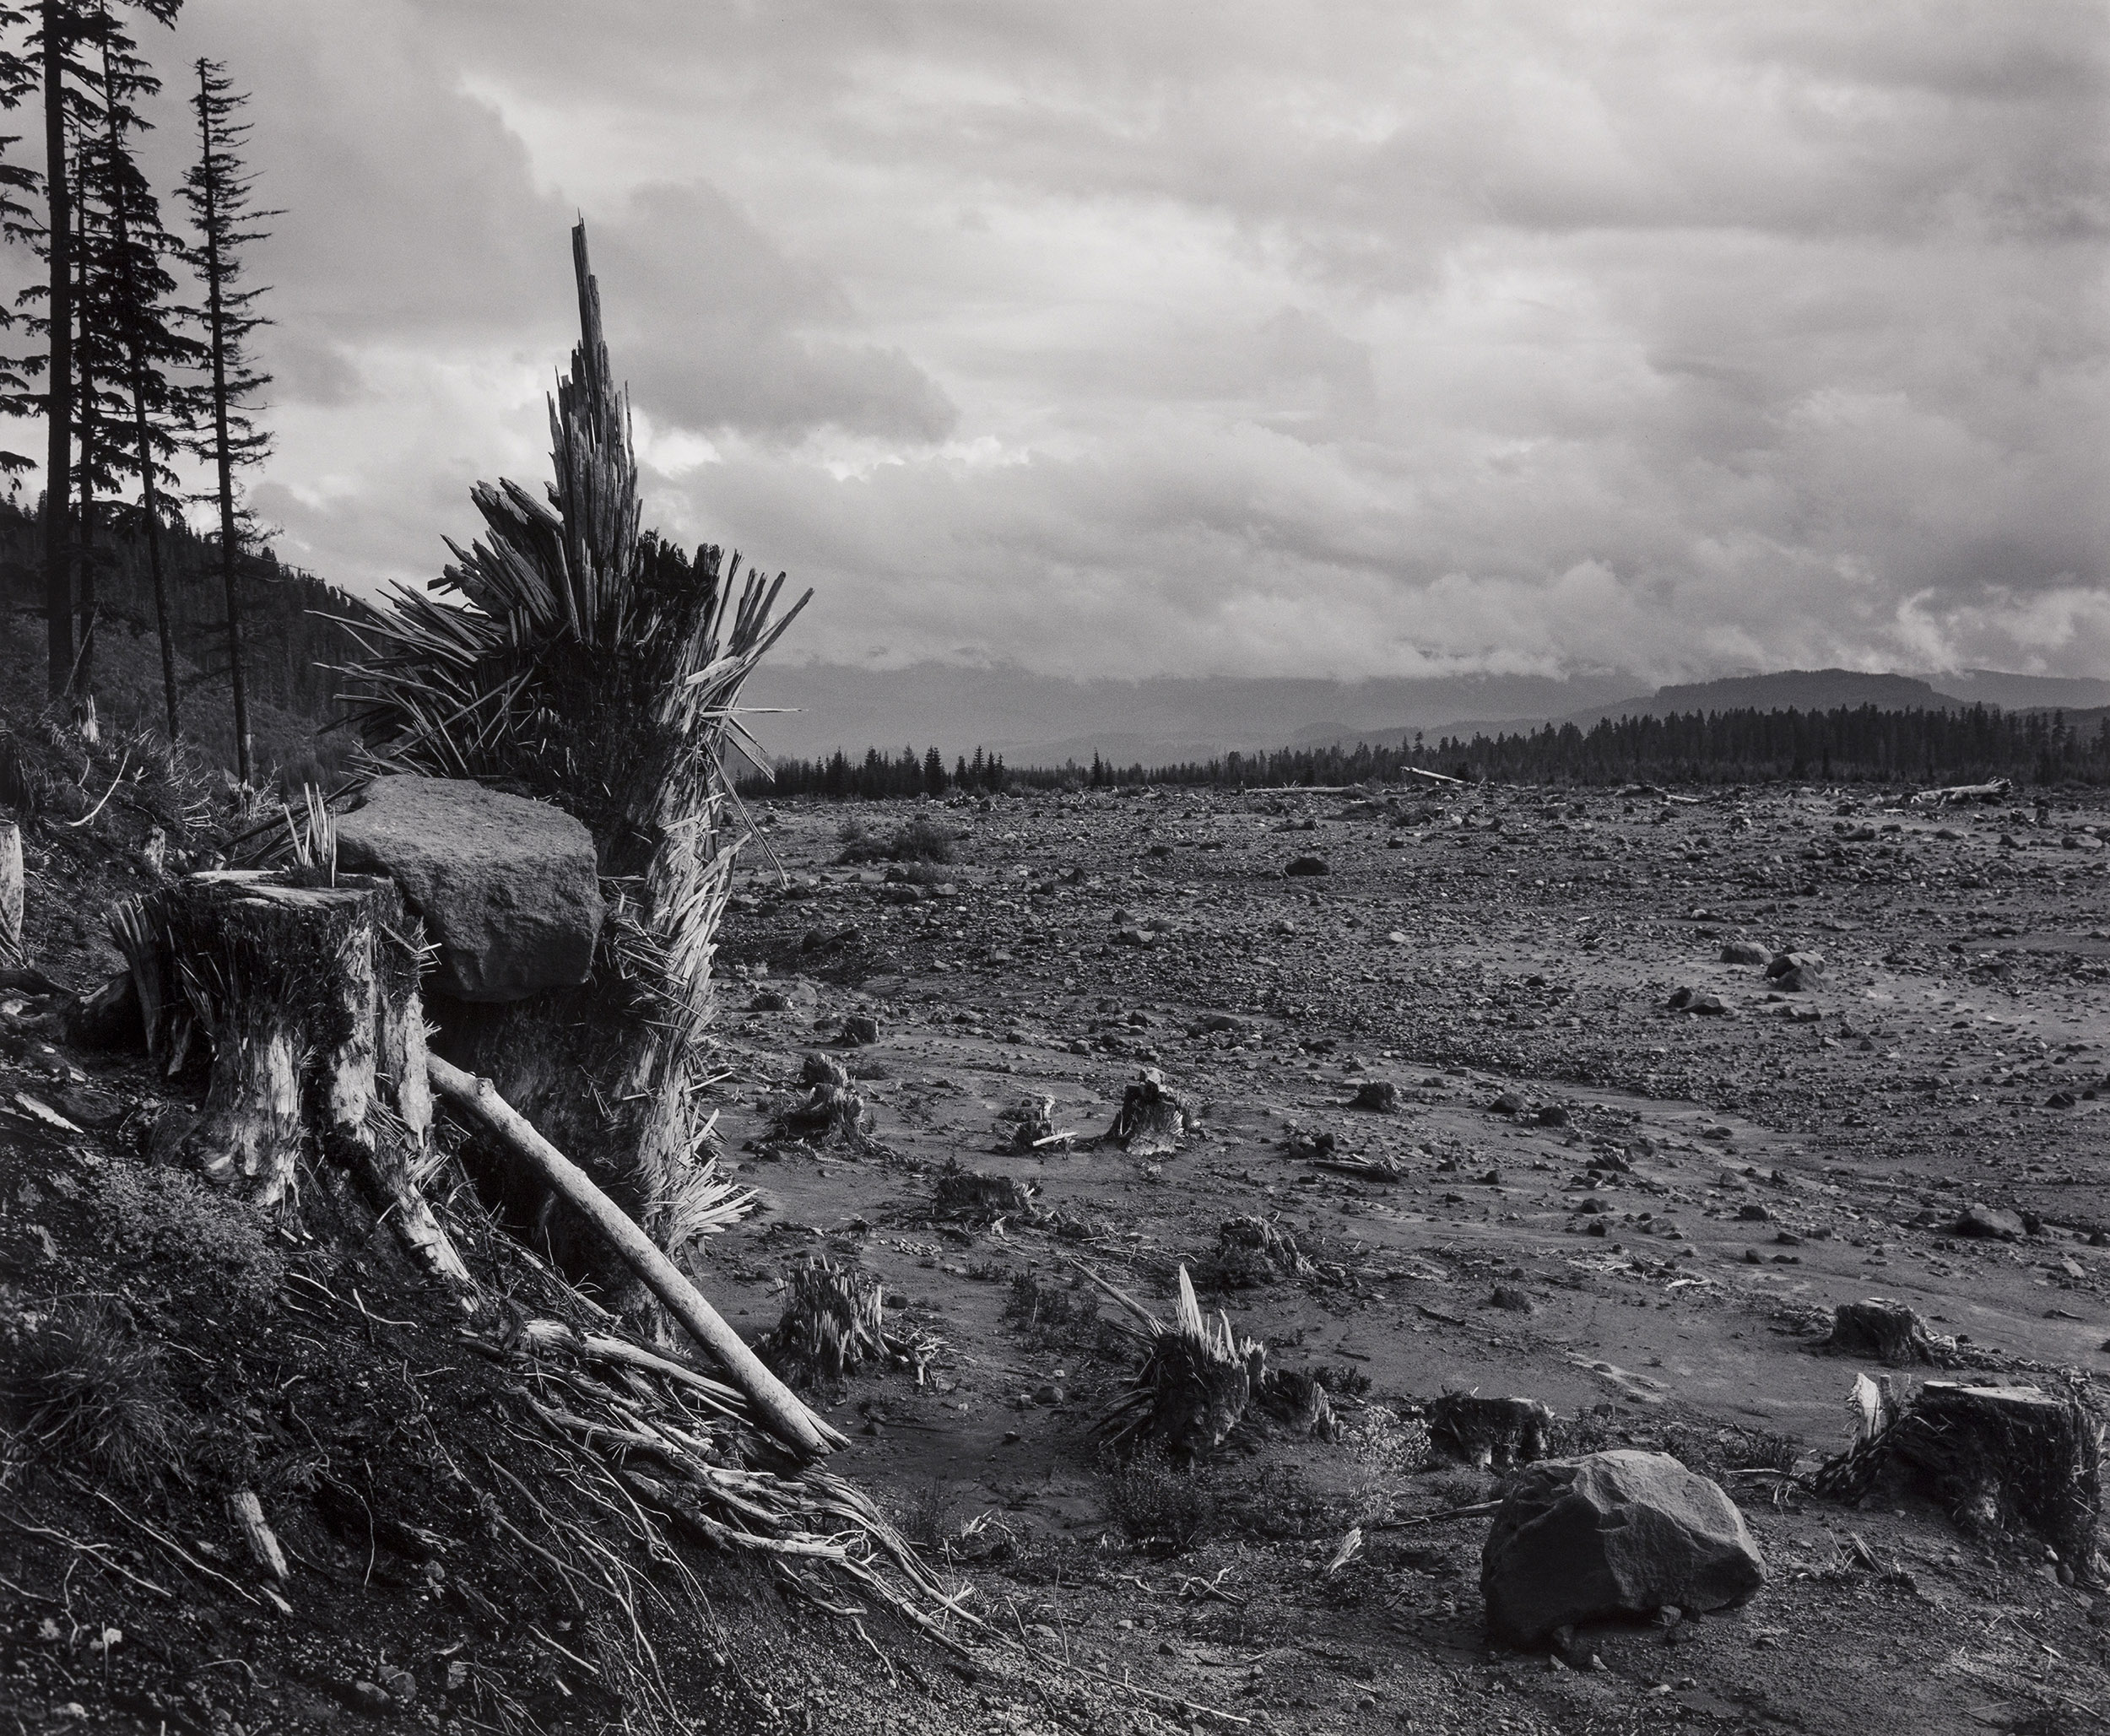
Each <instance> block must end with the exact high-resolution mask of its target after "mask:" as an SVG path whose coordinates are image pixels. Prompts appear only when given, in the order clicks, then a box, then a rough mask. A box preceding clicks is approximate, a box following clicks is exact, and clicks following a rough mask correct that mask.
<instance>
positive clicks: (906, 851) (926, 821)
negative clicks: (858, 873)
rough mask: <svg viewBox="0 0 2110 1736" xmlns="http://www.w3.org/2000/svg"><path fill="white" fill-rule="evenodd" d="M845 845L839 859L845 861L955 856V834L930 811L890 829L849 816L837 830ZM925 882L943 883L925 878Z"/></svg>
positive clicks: (945, 860)
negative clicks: (934, 818) (875, 827)
mask: <svg viewBox="0 0 2110 1736" xmlns="http://www.w3.org/2000/svg"><path fill="white" fill-rule="evenodd" d="M836 841H837V842H838V843H840V844H841V846H842V851H841V855H840V856H838V857H836V860H837V861H839V862H841V863H846V864H855V863H868V862H898V863H949V862H950V861H951V860H952V857H953V842H954V840H953V836H952V834H951V833H950V832H949V831H948V830H946V829H945V828H944V826H941V825H939V824H938V822H937V821H935V820H933V819H930V818H929V817H928V815H925V814H912V815H910V816H909V818H908V819H905V820H903V821H902V822H901V825H897V826H895V828H894V830H892V831H890V832H886V833H880V832H877V831H874V830H873V829H872V828H871V827H869V826H868V825H865V824H864V822H863V820H861V819H847V820H845V821H844V822H843V823H842V825H841V829H840V830H838V831H837V832H836ZM921 884H940V883H939V882H933V881H923V882H922V883H921Z"/></svg>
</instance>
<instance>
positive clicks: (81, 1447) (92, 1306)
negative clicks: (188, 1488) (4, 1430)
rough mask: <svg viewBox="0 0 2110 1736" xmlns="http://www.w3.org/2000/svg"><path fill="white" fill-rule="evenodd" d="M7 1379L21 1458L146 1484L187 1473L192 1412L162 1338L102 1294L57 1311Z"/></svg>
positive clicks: (20, 1353)
mask: <svg viewBox="0 0 2110 1736" xmlns="http://www.w3.org/2000/svg"><path fill="white" fill-rule="evenodd" d="M13 1360H14V1367H13V1368H12V1369H11V1370H10V1371H8V1374H7V1375H6V1376H4V1378H3V1379H0V1397H3V1398H4V1399H5V1403H6V1408H7V1410H8V1417H9V1434H10V1436H11V1439H10V1441H9V1446H10V1448H11V1454H12V1456H14V1457H18V1458H20V1459H23V1460H24V1461H27V1462H30V1463H44V1464H47V1465H64V1466H67V1467H68V1468H76V1469H86V1470H90V1471H93V1472H94V1473H95V1474H96V1475H97V1476H99V1477H100V1478H101V1479H104V1480H105V1481H106V1482H110V1483H113V1484H116V1485H119V1486H121V1487H123V1488H127V1489H144V1488H146V1487H149V1485H152V1484H153V1483H154V1482H156V1481H158V1480H159V1479H160V1478H161V1477H162V1476H164V1475H165V1474H170V1473H173V1474H176V1475H177V1476H179V1477H181V1476H184V1475H185V1474H187V1472H186V1462H187V1452H188V1447H189V1444H190V1438H191V1428H190V1420H189V1418H188V1416H187V1414H185V1412H184V1410H183V1408H182V1405H181V1402H180V1401H179V1400H178V1399H177V1398H176V1391H175V1388H174V1387H173V1386H172V1385H171V1384H170V1380H169V1376H168V1370H167V1368H166V1366H165V1363H164V1360H163V1351H162V1349H161V1346H160V1344H158V1343H157V1342H155V1341H154V1339H148V1338H143V1337H141V1336H140V1335H139V1334H138V1333H136V1332H135V1331H133V1328H132V1325H131V1323H130V1322H129V1321H128V1320H127V1319H126V1317H124V1315H123V1314H122V1312H121V1311H119V1310H118V1309H117V1308H116V1307H115V1306H113V1305H112V1304H111V1303H110V1302H109V1301H106V1300H103V1299H101V1298H97V1299H95V1300H93V1301H85V1302H76V1303H69V1304H67V1305H65V1306H62V1307H60V1308H58V1309H57V1310H55V1311H53V1312H52V1313H51V1315H50V1317H48V1318H46V1320H45V1321H44V1322H43V1323H42V1324H41V1326H40V1327H38V1328H37V1329H36V1330H35V1331H34V1332H32V1333H29V1334H28V1335H27V1336H26V1337H25V1338H24V1339H23V1341H22V1343H21V1344H19V1346H17V1347H16V1350H15V1355H14V1359H13Z"/></svg>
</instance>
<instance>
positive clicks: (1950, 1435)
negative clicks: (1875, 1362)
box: [1880, 1381, 2102, 1569]
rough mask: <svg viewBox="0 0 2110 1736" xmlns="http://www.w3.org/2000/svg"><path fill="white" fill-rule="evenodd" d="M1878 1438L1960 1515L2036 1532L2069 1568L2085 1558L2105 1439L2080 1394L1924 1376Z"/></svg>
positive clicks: (1987, 1526) (1970, 1521) (1972, 1521)
mask: <svg viewBox="0 0 2110 1736" xmlns="http://www.w3.org/2000/svg"><path fill="white" fill-rule="evenodd" d="M1880 1445H1881V1446H1882V1447H1885V1449H1886V1450H1887V1452H1888V1454H1889V1457H1890V1458H1891V1462H1892V1463H1893V1464H1894V1465H1895V1466H1896V1467H1897V1468H1900V1469H1902V1470H1903V1471H1904V1472H1905V1473H1906V1474H1907V1475H1908V1477H1909V1478H1910V1479H1911V1480H1912V1481H1913V1482H1914V1483H1917V1484H1918V1485H1920V1486H1921V1487H1923V1488H1924V1489H1925V1490H1927V1492H1928V1493H1929V1495H1933V1496H1934V1499H1936V1500H1937V1501H1941V1502H1942V1503H1943V1505H1945V1506H1947V1507H1948V1508H1949V1509H1950V1511H1951V1512H1954V1513H1955V1514H1956V1517H1957V1518H1958V1520H1959V1521H1960V1522H1962V1523H1964V1524H1967V1525H1969V1526H1972V1527H1974V1528H1979V1529H1983V1530H2015V1529H2026V1530H2028V1531H2031V1532H2033V1533H2036V1534H2037V1536H2038V1537H2041V1538H2042V1539H2044V1541H2045V1542H2047V1543H2048V1544H2051V1546H2052V1547H2053V1549H2057V1550H2058V1551H2059V1555H2060V1557H2061V1559H2063V1560H2066V1561H2068V1562H2069V1563H2070V1564H2072V1565H2073V1566H2075V1568H2076V1569H2081V1568H2085V1567H2086V1566H2087V1564H2088V1560H2089V1558H2090V1556H2091V1555H2092V1554H2093V1552H2094V1549H2095V1539H2096V1521H2097V1519H2098V1518H2099V1517H2101V1514H2102V1438H2101V1434H2100V1431H2099V1427H2098V1425H2097V1424H2096V1421H2095V1420H2094V1419H2093V1418H2092V1417H2091V1415H2090V1414H2089V1413H2088V1411H2087V1409H2086V1407H2084V1406H2083V1405H2082V1404H2081V1403H2080V1402H2079V1401H2078V1400H2076V1399H2073V1398H2068V1397H2066V1396H2064V1394H2061V1393H2047V1392H2044V1391H2042V1390H2041V1389H2040V1388H2038V1387H1966V1386H1960V1385H1958V1384H1956V1382H1952V1381H1929V1382H1927V1384H1926V1386H1925V1387H1923V1388H1921V1390H1920V1393H1919V1396H1918V1398H1916V1399H1914V1400H1913V1403H1912V1405H1911V1407H1910V1408H1909V1409H1907V1411H1906V1412H1905V1414H1904V1415H1903V1416H1902V1417H1901V1418H1899V1420H1897V1422H1896V1424H1895V1425H1893V1426H1892V1427H1891V1429H1890V1430H1887V1431H1886V1432H1885V1435H1884V1436H1882V1437H1881V1439H1880Z"/></svg>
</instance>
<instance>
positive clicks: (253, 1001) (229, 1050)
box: [117, 870, 467, 1279]
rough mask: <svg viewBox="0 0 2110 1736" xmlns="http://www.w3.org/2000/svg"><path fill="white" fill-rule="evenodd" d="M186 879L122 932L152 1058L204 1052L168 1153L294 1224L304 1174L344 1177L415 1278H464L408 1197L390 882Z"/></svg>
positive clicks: (410, 988) (418, 1087)
mask: <svg viewBox="0 0 2110 1736" xmlns="http://www.w3.org/2000/svg"><path fill="white" fill-rule="evenodd" d="M302 878H305V877H304V876H295V875H289V874H274V873H259V872H255V871H243V870H235V871H224V872H219V873H203V874H193V875H192V876H190V877H189V878H188V879H183V880H181V881H178V882H177V883H176V884H174V885H172V886H168V887H165V888H162V889H161V890H158V891H155V892H153V893H149V894H148V895H146V896H145V897H144V898H143V899H142V900H140V901H139V902H138V904H137V905H135V906H133V907H132V908H131V909H129V910H128V911H126V912H125V913H124V915H123V916H122V917H121V919H120V921H119V923H118V925H117V926H118V927H119V931H120V933H121V935H122V938H124V939H125V942H126V946H127V952H128V954H129V955H130V957H131V963H132V976H133V987H134V990H135V992H136V993H137V995H138V1000H139V1007H140V1014H141V1017H142V1019H143V1023H144V1025H145V1028H146V1033H147V1042H148V1047H149V1051H150V1052H152V1053H153V1054H154V1056H155V1057H157V1058H160V1059H161V1060H163V1061H164V1062H165V1063H166V1064H167V1065H168V1067H169V1068H170V1071H174V1070H175V1069H176V1068H177V1067H179V1066H181V1063H182V1062H183V1060H184V1058H185V1057H186V1055H187V1053H188V1052H189V1051H190V1048H191V1046H192V1044H193V1043H196V1042H198V1041H203V1042H204V1043H206V1044H207V1045H208V1046H210V1049H211V1052H212V1071H211V1077H210V1081H209V1084H208V1087H207V1090H206V1095H205V1104H204V1107H203V1111H201V1112H200V1113H199V1115H198V1116H197V1119H196V1120H195V1121H194V1122H192V1124H191V1125H190V1127H189V1128H187V1130H185V1131H184V1132H183V1133H181V1136H180V1137H179V1138H177V1139H176V1140H175V1141H174V1143H173V1145H172V1148H171V1149H170V1155H173V1156H174V1157H176V1159H177V1160H179V1161H183V1162H187V1163H189V1164H192V1165H195V1166H196V1167H197V1169H198V1170H200V1171H202V1172H203V1174H204V1175H205V1176H207V1178H208V1180H211V1181H213V1182H218V1183H219V1184H220V1185H222V1186H224V1187H230V1188H232V1189H235V1190H236V1191H238V1192H241V1193H242V1194H243V1195H245V1196H246V1197H247V1198H250V1199H252V1200H253V1201H254V1202H255V1203H257V1204H258V1205H262V1206H267V1207H279V1208H281V1209H286V1210H288V1211H290V1210H291V1209H293V1208H294V1206H295V1203H297V1196H298V1192H299V1187H300V1177H301V1176H302V1173H303V1171H304V1169H305V1168H309V1167H316V1168H318V1169H319V1171H320V1172H321V1173H323V1174H325V1175H333V1174H334V1173H342V1174H344V1175H347V1176H349V1177H350V1178H351V1179H352V1180H353V1181H354V1182H356V1183H357V1184H358V1186H359V1187H360V1190H361V1191H362V1192H364V1193H365V1196H366V1198H367V1200H368V1203H370V1205H371V1207H372V1209H374V1210H375V1211H376V1212H378V1213H381V1214H385V1215H387V1217H388V1218H389V1219H390V1220H391V1221H392V1225H393V1226H394V1228H395V1230H396V1233H397V1235H398V1238H399V1239H400V1240H401V1241H403V1245H404V1246H405V1247H406V1249H408V1251H409V1252H411V1253H412V1254H413V1255H414V1257H416V1258H417V1259H418V1260H419V1263H420V1264H421V1265H423V1266H425V1268H426V1269H428V1270H430V1271H434V1272H437V1273H439V1274H441V1275H443V1276H446V1277H448V1278H450V1279H465V1278H466V1276H467V1274H466V1273H465V1272H464V1271H463V1269H462V1268H461V1265H460V1262H459V1260H458V1258H457V1257H456V1256H455V1253H454V1251H453V1249H452V1246H451V1244H450V1243H449V1242H448V1241H447V1238H446V1235H445V1233H444V1232H443V1231H442V1230H441V1229H440V1227H439V1225H438V1223H437V1222H436V1220H435V1219H434V1218H433V1215H432V1213H431V1210H430V1207H429V1206H428V1205H427V1204H426V1203H425V1199H424V1197H423V1196H422V1195H421V1194H420V1193H419V1192H418V1189H417V1187H416V1185H415V1182H414V1172H413V1165H414V1164H415V1163H416V1161H417V1160H419V1158H420V1157H422V1156H423V1155H424V1153H425V1149H426V1147H427V1144H428V1142H429V1140H430V1135H431V1128H432V1089H431V1083H430V1079H428V1077H427V1073H426V1058H425V1013H424V1008H423V1005H422V1003H421V1002H420V999H419V992H418V966H419V955H418V938H417V936H418V929H417V927H416V924H415V923H414V921H413V919H412V918H411V917H409V916H408V913H407V912H406V911H405V910H404V908H403V899H402V896H401V895H400V894H399V893H398V891H397V890H396V888H395V887H394V886H393V885H392V884H391V883H389V882H388V881H386V880H381V879H365V878H361V877H356V876H340V877H339V878H338V882H337V884H334V885H309V884H301V883H300V881H301V879H302Z"/></svg>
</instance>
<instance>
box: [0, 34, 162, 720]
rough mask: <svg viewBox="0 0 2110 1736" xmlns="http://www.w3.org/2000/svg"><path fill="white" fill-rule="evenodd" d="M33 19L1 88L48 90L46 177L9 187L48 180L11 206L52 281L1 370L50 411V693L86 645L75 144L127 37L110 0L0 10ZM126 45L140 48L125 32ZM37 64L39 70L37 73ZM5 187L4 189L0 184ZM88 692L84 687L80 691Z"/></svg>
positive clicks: (95, 126)
mask: <svg viewBox="0 0 2110 1736" xmlns="http://www.w3.org/2000/svg"><path fill="white" fill-rule="evenodd" d="M130 4H131V6H132V8H133V10H134V11H136V12H138V14H141V15H142V16H143V17H145V18H148V19H152V20H153V21H154V22H155V23H159V24H173V23H174V22H175V19H176V14H177V12H178V11H179V10H181V7H182V0H130ZM32 19H33V20H34V22H35V29H34V30H31V31H30V34H29V36H28V41H27V47H28V52H27V53H26V54H23V55H14V54H13V53H10V54H9V55H8V56H7V57H4V58H0V90H4V91H5V93H6V96H0V101H4V100H7V97H8V96H11V97H12V98H13V100H14V101H15V102H19V101H20V100H22V99H23V98H24V97H26V96H27V95H29V94H30V91H31V90H32V89H35V90H37V91H39V92H40V94H41V100H42V106H43V113H44V173H43V175H42V176H41V183H40V182H39V181H37V180H36V179H35V177H32V176H28V175H27V174H26V173H25V171H24V170H21V169H19V167H16V168H14V169H13V170H11V171H10V172H9V174H8V176H7V177H6V179H5V182H4V186H8V187H14V188H17V189H28V188H30V187H32V186H41V192H42V194H43V201H42V203H43V210H42V213H41V216H42V221H41V223H38V222H36V221H35V217H34V215H33V214H31V213H30V212H29V211H27V210H23V209H21V208H19V207H17V208H16V209H15V210H14V211H11V212H8V214H7V215H6V230H7V234H8V238H9V239H11V240H25V241H29V242H30V244H31V245H32V246H35V248H36V249H37V251H38V252H39V254H40V255H41V257H42V259H43V261H44V264H45V267H46V276H45V281H44V283H42V284H39V285H37V286H35V287H34V288H33V289H29V290H25V291H24V294H23V296H22V300H23V302H24V304H25V305H34V304H35V303H38V302H41V303H42V304H43V311H42V312H41V314H38V315H34V316H31V317H30V319H29V321H28V325H29V327H30V331H31V332H32V333H39V334H41V335H42V336H43V337H44V338H45V339H46V352H45V354H43V355H42V356H41V357H38V358H35V359H33V360H25V361H24V363H22V364H21V365H19V366H17V367H15V368H13V369H8V370H0V373H11V374H13V375H14V379H13V380H11V381H6V380H0V387H4V389H5V392H6V396H5V397H4V398H0V409H4V410H6V411H8V413H11V414H35V415H41V416H42V417H43V418H44V419H45V436H46V442H45V445H46V451H45V466H44V476H45V488H44V515H43V519H44V522H43V543H44V595H45V614H46V623H47V626H48V630H49V637H48V639H47V641H46V650H47V658H46V680H47V684H48V687H49V690H50V692H51V696H52V697H53V698H54V699H58V698H62V697H64V696H66V695H68V693H69V692H72V691H73V686H74V679H75V674H76V667H77V662H78V649H77V646H76V645H75V642H74V638H73V554H74V549H73V539H72V536H71V529H72V527H71V524H70V522H69V519H70V514H69V511H68V506H69V503H70V497H71V495H72V494H73V437H74V434H75V432H76V430H77V426H78V409H79V406H78V402H77V400H76V397H75V395H74V394H75V379H74V367H75V358H74V354H73V348H74V346H73V336H74V325H75V321H76V318H77V315H78V310H77V308H76V306H75V289H76V273H77V269H78V268H77V263H76V261H75V259H74V229H75V224H76V222H77V219H76V216H75V213H74V209H73V200H74V192H73V176H72V174H71V164H70V162H69V160H68V148H69V145H70V144H71V143H72V142H73V138H74V137H75V136H77V135H86V134H90V133H93V132H96V131H98V130H99V129H100V125H101V122H102V115H103V107H102V97H101V73H102V68H101V57H100V50H101V47H102V46H103V44H104V43H105V41H107V40H110V39H111V38H112V37H113V36H116V37H122V29H121V27H120V26H119V25H118V24H116V21H115V20H114V19H113V18H112V16H111V13H110V10H109V8H108V5H107V0H38V4H37V6H36V8H35V12H34V14H31V13H30V12H28V11H25V10H14V9H10V10H9V11H8V12H7V13H5V14H0V24H16V25H22V24H30V22H32ZM123 46H124V48H125V50H126V51H129V50H130V49H131V47H132V46H133V45H132V44H131V42H130V41H129V39H124V41H123ZM32 69H33V71H34V76H32ZM0 191H4V187H0ZM35 374H41V375H42V376H43V381H44V390H43V391H42V392H37V393H30V392H28V391H27V390H26V387H25V386H24V383H23V381H24V379H25V377H26V376H31V375H35ZM81 696H82V697H84V695H81Z"/></svg>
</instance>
